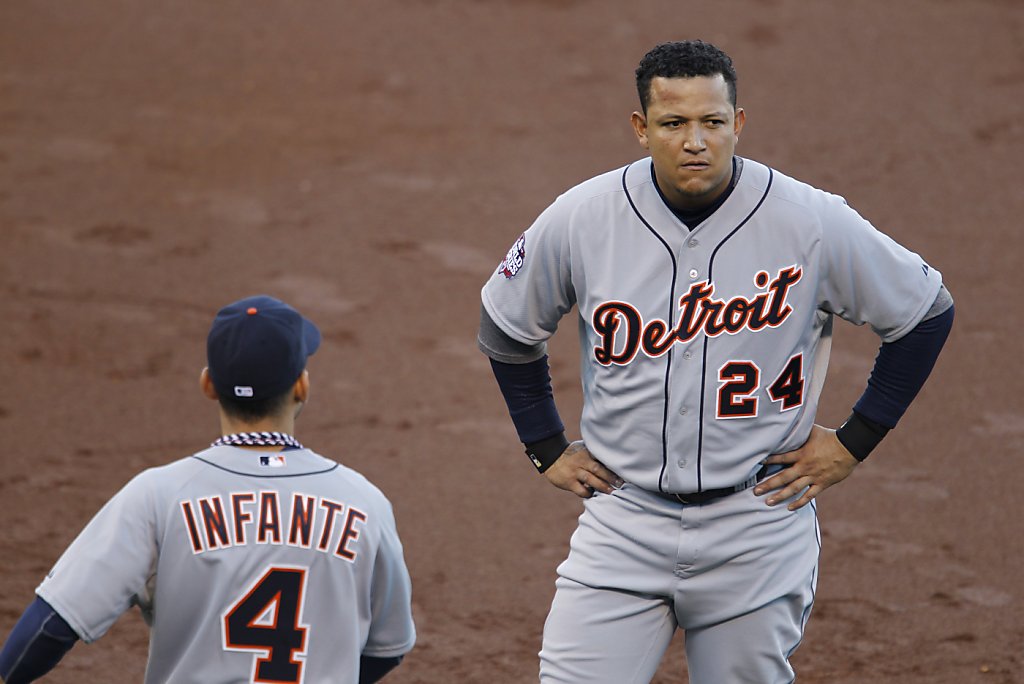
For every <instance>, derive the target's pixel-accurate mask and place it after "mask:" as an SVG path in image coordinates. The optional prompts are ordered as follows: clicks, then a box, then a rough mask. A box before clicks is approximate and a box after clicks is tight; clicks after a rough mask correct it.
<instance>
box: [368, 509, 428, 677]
mask: <svg viewBox="0 0 1024 684" xmlns="http://www.w3.org/2000/svg"><path fill="white" fill-rule="evenodd" d="M379 517H380V518H381V520H382V524H381V540H380V545H379V546H378V547H377V556H376V558H375V559H374V564H373V578H372V580H371V585H370V586H371V588H370V611H371V615H370V629H369V632H368V635H367V639H366V645H365V646H364V647H363V655H367V656H372V657H376V658H389V657H393V656H400V655H404V654H405V653H408V652H409V651H410V650H412V647H413V644H415V642H416V628H415V625H414V624H413V619H412V585H411V582H410V579H409V571H408V569H407V568H406V565H405V558H404V554H403V551H402V542H401V541H400V540H399V538H398V530H397V528H396V526H395V517H394V513H393V512H392V510H391V506H390V504H388V505H386V507H385V511H384V513H382V514H381V515H380V516H379Z"/></svg>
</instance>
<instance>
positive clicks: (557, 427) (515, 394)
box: [491, 354, 569, 473]
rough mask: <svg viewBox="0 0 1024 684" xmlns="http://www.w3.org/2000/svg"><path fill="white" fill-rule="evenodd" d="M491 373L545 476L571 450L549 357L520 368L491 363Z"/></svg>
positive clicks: (535, 463) (532, 455)
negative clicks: (555, 395)
mask: <svg viewBox="0 0 1024 684" xmlns="http://www.w3.org/2000/svg"><path fill="white" fill-rule="evenodd" d="M491 369H492V370H493V372H494V378H495V380H497V381H498V387H499V388H500V389H501V394H502V396H503V397H504V398H505V404H506V405H507V406H508V412H509V416H510V417H511V418H512V423H513V424H514V425H515V427H516V433H517V434H518V435H519V440H520V441H521V442H522V443H523V444H524V445H525V446H526V453H527V455H528V456H529V457H530V460H531V461H533V465H534V466H536V468H537V470H538V471H540V472H542V473H543V472H544V471H545V470H547V469H548V467H550V466H551V464H552V463H554V462H555V460H556V459H558V457H559V456H560V455H561V453H562V452H563V451H565V447H567V446H569V441H568V439H566V437H565V425H564V424H563V423H562V419H561V417H559V415H558V408H557V407H556V406H555V398H554V394H553V392H552V390H551V375H550V373H549V370H548V357H547V355H546V354H545V355H544V356H542V357H541V358H539V359H537V360H536V361H531V362H530V363H517V364H513V363H502V362H501V361H495V360H494V359H491Z"/></svg>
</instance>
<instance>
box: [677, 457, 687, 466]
mask: <svg viewBox="0 0 1024 684" xmlns="http://www.w3.org/2000/svg"><path fill="white" fill-rule="evenodd" d="M679 467H680V468H685V467H686V459H685V458H681V459H679Z"/></svg>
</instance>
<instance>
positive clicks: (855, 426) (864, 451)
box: [836, 411, 889, 461]
mask: <svg viewBox="0 0 1024 684" xmlns="http://www.w3.org/2000/svg"><path fill="white" fill-rule="evenodd" d="M888 432H889V428H887V427H885V426H884V425H879V424H878V423H876V422H875V421H873V420H869V419H867V418H865V417H864V416H862V415H861V414H859V413H857V412H856V411H854V412H853V413H851V414H850V417H849V418H847V419H846V422H845V423H843V424H842V426H841V427H840V428H839V429H838V430H836V437H837V438H838V439H839V442H840V444H842V445H843V446H844V447H846V450H847V451H849V452H850V453H851V454H853V457H854V458H855V459H857V460H858V461H863V460H864V459H865V458H867V457H868V454H870V453H871V451H872V449H874V448H875V447H876V446H878V443H879V442H881V441H882V438H884V437H885V435H886V434H887V433H888Z"/></svg>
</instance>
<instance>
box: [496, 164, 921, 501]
mask: <svg viewBox="0 0 1024 684" xmlns="http://www.w3.org/2000/svg"><path fill="white" fill-rule="evenodd" d="M738 162H740V168H741V173H740V177H739V180H738V182H737V185H736V187H735V189H734V190H733V192H732V194H731V195H730V196H729V197H728V198H727V199H726V201H725V203H724V204H723V205H722V206H721V207H720V208H719V209H718V210H717V211H715V212H714V213H713V214H712V215H711V216H710V217H709V218H707V219H706V220H705V221H704V222H703V223H702V224H701V225H699V226H698V227H697V228H696V229H694V230H693V231H690V230H688V229H687V227H686V226H685V225H684V224H683V223H682V222H681V221H680V220H679V219H678V218H677V217H676V216H675V215H674V214H673V213H672V212H671V211H670V210H669V209H668V207H667V206H666V205H665V202H664V201H663V200H662V199H661V197H660V195H659V194H658V191H657V189H656V187H655V184H654V180H653V178H652V171H651V162H650V159H643V160H640V161H637V162H635V163H633V164H630V165H628V166H626V167H625V168H623V169H619V170H617V171H613V172H609V173H606V174H603V175H601V176H598V177H596V178H593V179H591V180H588V181H586V182H584V183H582V184H580V185H578V186H576V187H575V188H572V189H571V190H569V191H568V192H566V193H565V194H563V195H562V196H560V197H559V198H558V199H557V200H556V201H555V202H554V203H553V204H552V205H551V206H549V207H548V208H547V209H546V210H545V211H544V212H543V213H542V214H541V215H540V216H539V217H538V218H537V220H536V221H535V222H534V224H533V225H532V226H531V227H530V228H529V229H528V230H527V231H526V232H525V233H524V234H523V235H522V236H521V237H520V238H519V239H518V240H517V241H516V243H515V244H514V245H513V247H512V249H511V250H509V253H508V255H507V256H506V258H505V260H504V261H502V262H501V264H500V265H499V267H498V269H497V270H496V271H495V273H494V274H493V275H492V276H491V278H490V279H489V280H488V282H487V283H486V284H485V285H484V288H483V291H482V300H483V304H484V307H485V308H486V310H487V313H488V314H489V315H490V317H491V318H492V319H493V320H494V322H495V323H496V324H497V325H498V326H499V327H500V328H501V329H502V330H503V331H504V332H505V333H507V334H508V335H509V336H510V337H511V338H513V339H515V340H517V341H519V342H522V343H524V344H536V343H539V342H542V341H544V340H546V339H548V338H549V337H550V336H551V335H552V334H554V332H555V329H556V327H557V325H558V322H559V320H560V319H561V318H562V316H563V315H565V314H566V313H567V312H568V311H569V310H570V309H571V308H572V307H573V305H576V306H577V308H578V311H579V318H578V323H579V333H580V335H579V337H580V345H581V375H582V383H583V396H584V407H583V415H582V421H581V431H582V436H583V439H584V441H585V442H586V445H587V448H588V449H589V450H590V452H591V453H592V454H593V455H594V457H595V458H597V459H598V460H600V461H601V462H603V463H604V464H605V465H607V466H608V467H609V468H610V469H611V470H613V471H615V472H616V473H617V474H618V475H619V476H621V477H622V478H624V479H625V480H626V481H627V482H631V483H633V484H636V485H638V486H640V487H642V488H644V489H647V490H650V491H659V490H660V491H664V492H677V493H689V492H696V491H702V490H706V489H716V488H720V487H731V486H734V485H737V484H738V483H741V482H744V481H745V480H747V479H748V478H750V477H751V476H752V475H753V474H754V473H755V472H756V471H757V470H758V468H759V466H760V463H761V461H762V460H763V459H764V458H765V457H767V456H768V455H769V454H772V453H777V452H784V451H789V450H792V449H795V448H797V447H799V446H800V445H801V444H803V442H804V441H805V440H806V439H807V436H808V434H809V433H810V430H811V427H812V425H813V422H814V415H815V410H816V407H817V402H818V398H819V394H820V391H821V387H822V384H823V382H824V378H825V370H826V367H827V363H828V354H829V349H830V341H831V325H832V319H833V316H835V315H838V316H840V317H842V318H844V319H846V320H848V321H850V322H852V323H855V324H858V325H860V324H863V323H868V324H870V325H871V327H872V328H873V329H874V330H875V332H877V333H878V335H880V336H881V338H882V339H883V340H884V341H892V340H896V339H898V338H899V337H901V336H902V335H903V334H905V333H907V332H909V331H910V330H911V329H912V328H913V327H914V326H915V325H916V324H917V323H918V322H919V321H920V320H921V318H922V317H923V316H924V314H925V313H926V312H927V311H928V308H929V306H930V305H931V304H932V302H933V301H934V300H935V297H936V294H937V293H938V291H939V288H940V285H941V275H940V274H939V272H938V271H936V270H935V269H933V268H930V267H929V266H928V264H926V263H925V262H924V261H923V260H922V259H921V257H920V256H918V255H917V254H915V253H913V252H911V251H909V250H907V249H905V248H904V247H902V246H900V245H899V244H897V243H896V242H894V241H893V240H892V239H890V238H889V237H887V236H886V235H884V234H882V233H880V232H879V231H877V230H876V229H875V228H874V227H872V226H871V224H870V223H868V222H867V221H866V220H865V219H863V218H862V217H861V216H860V215H859V214H858V213H857V212H855V211H854V210H853V209H851V208H850V207H849V206H848V205H847V204H846V202H845V201H844V200H843V199H842V198H841V197H838V196H836V195H832V194H829V193H827V192H824V191H821V190H818V189H816V188H813V187H811V186H809V185H806V184H804V183H801V182H799V181H796V180H794V179H792V178H789V177H787V176H785V175H783V174H781V173H779V172H778V171H775V170H773V169H770V168H768V167H766V166H764V165H762V164H759V163H757V162H754V161H750V160H743V159H738Z"/></svg>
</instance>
